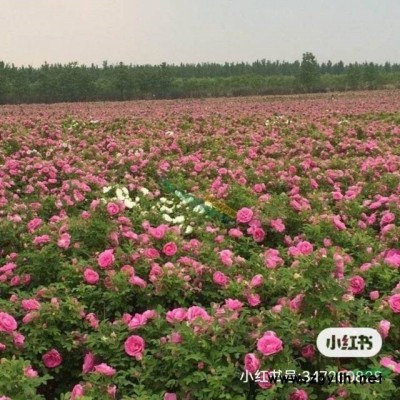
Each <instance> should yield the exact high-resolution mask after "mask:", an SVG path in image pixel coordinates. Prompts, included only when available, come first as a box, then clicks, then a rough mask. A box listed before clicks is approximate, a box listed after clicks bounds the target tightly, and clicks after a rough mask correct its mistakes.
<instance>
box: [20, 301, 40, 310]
mask: <svg viewBox="0 0 400 400" xmlns="http://www.w3.org/2000/svg"><path fill="white" fill-rule="evenodd" d="M21 305H22V308H23V309H24V310H25V311H35V310H40V303H39V302H38V301H37V300H35V299H27V300H22V302H21Z"/></svg>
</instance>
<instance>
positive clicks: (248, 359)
mask: <svg viewBox="0 0 400 400" xmlns="http://www.w3.org/2000/svg"><path fill="white" fill-rule="evenodd" d="M260 366H261V363H260V360H259V359H258V358H257V357H256V355H255V354H253V353H248V354H246V355H245V356H244V368H245V370H246V371H248V372H249V373H250V374H254V373H255V372H256V371H257V370H259V369H260Z"/></svg>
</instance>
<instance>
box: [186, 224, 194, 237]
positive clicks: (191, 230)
mask: <svg viewBox="0 0 400 400" xmlns="http://www.w3.org/2000/svg"><path fill="white" fill-rule="evenodd" d="M192 232H193V227H191V226H190V225H189V226H187V227H186V229H185V235H189V234H190V233H192Z"/></svg>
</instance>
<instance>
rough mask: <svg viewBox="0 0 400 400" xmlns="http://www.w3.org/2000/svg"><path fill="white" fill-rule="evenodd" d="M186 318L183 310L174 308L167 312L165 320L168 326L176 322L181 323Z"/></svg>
mask: <svg viewBox="0 0 400 400" xmlns="http://www.w3.org/2000/svg"><path fill="white" fill-rule="evenodd" d="M185 318H186V310H185V309H184V308H175V309H173V310H171V311H168V312H167V314H166V319H167V321H168V322H169V323H170V324H174V323H176V322H182V321H183V320H185Z"/></svg>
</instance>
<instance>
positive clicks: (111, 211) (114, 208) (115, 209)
mask: <svg viewBox="0 0 400 400" xmlns="http://www.w3.org/2000/svg"><path fill="white" fill-rule="evenodd" d="M119 211H120V209H119V206H118V204H115V203H112V202H110V203H108V204H107V213H108V215H117V214H118V213H119Z"/></svg>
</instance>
